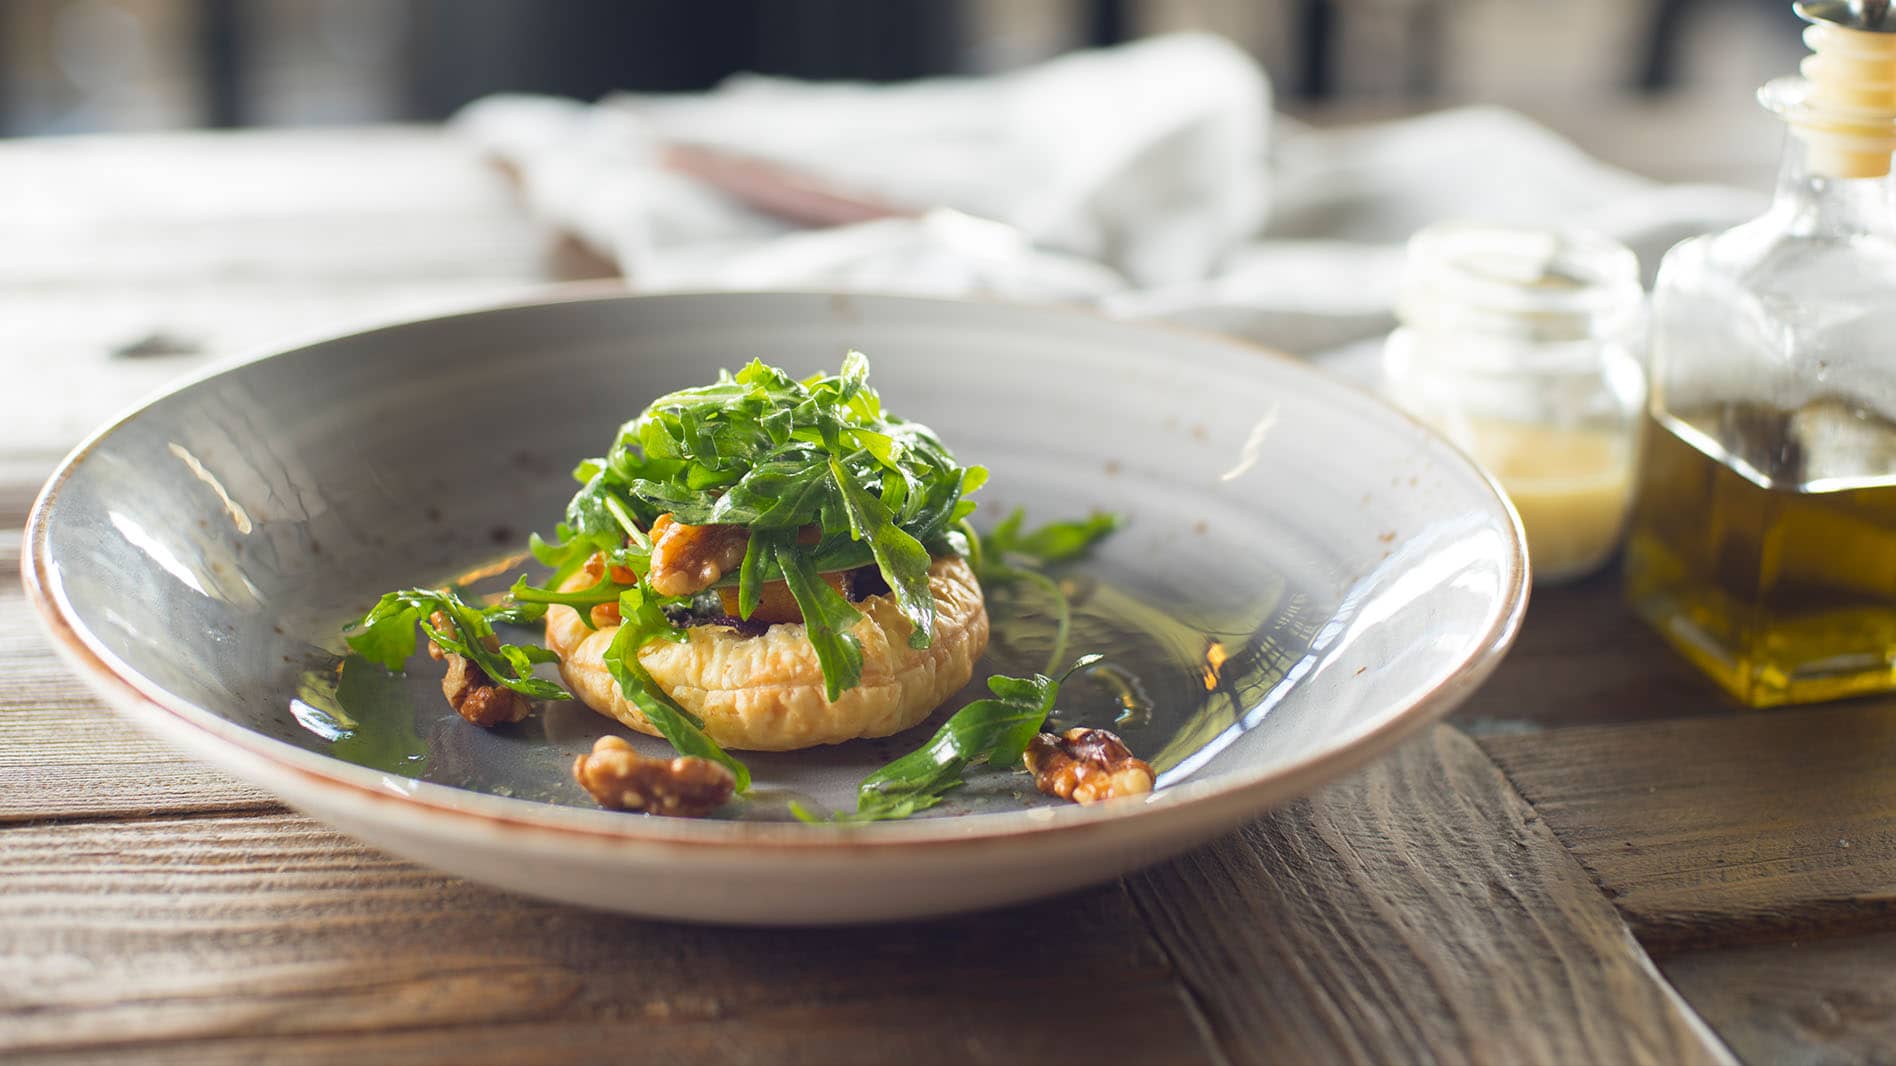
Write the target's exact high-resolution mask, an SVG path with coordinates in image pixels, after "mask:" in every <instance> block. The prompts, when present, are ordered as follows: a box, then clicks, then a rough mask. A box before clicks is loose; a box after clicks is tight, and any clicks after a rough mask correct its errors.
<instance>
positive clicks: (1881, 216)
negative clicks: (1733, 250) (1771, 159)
mask: <svg viewBox="0 0 1896 1066" xmlns="http://www.w3.org/2000/svg"><path fill="white" fill-rule="evenodd" d="M1892 180H1893V179H1892V178H1890V177H1888V176H1885V177H1878V178H1834V177H1830V176H1829V175H1826V174H1820V173H1818V172H1817V171H1815V170H1813V169H1811V166H1810V156H1809V152H1808V150H1807V149H1806V148H1805V145H1804V142H1803V141H1802V140H1800V139H1798V138H1797V137H1795V136H1793V137H1789V138H1786V140H1785V148H1784V162H1783V165H1782V166H1781V167H1780V168H1779V170H1778V183H1777V195H1776V199H1775V201H1774V202H1773V205H1772V212H1773V213H1774V214H1778V215H1780V216H1782V217H1783V218H1784V219H1785V224H1786V226H1787V228H1789V229H1790V230H1791V231H1792V232H1793V233H1797V234H1800V235H1803V236H1810V237H1825V238H1831V239H1838V238H1848V237H1857V236H1881V237H1890V238H1896V184H1892Z"/></svg>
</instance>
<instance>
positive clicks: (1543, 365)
mask: <svg viewBox="0 0 1896 1066" xmlns="http://www.w3.org/2000/svg"><path fill="white" fill-rule="evenodd" d="M1643 312H1644V292H1643V290H1642V289H1641V288H1640V284H1639V264H1638V261H1637V259H1635V257H1634V256H1633V253H1632V252H1631V251H1629V250H1628V249H1627V248H1625V247H1624V246H1622V245H1620V244H1618V243H1616V242H1614V241H1612V240H1609V239H1607V238H1605V237H1602V236H1598V235H1595V234H1589V233H1583V232H1571V231H1566V232H1551V231H1545V230H1535V229H1516V228H1503V227H1495V226H1477V225H1467V224H1459V223H1447V224H1442V225H1437V226H1431V227H1429V228H1428V229H1425V230H1423V231H1422V232H1420V233H1418V234H1416V236H1415V237H1414V238H1413V239H1411V240H1410V242H1409V252H1408V263H1407V268H1406V270H1405V273H1404V277H1403V283H1402V289H1401V295H1400V297H1399V299H1398V303H1397V308H1396V315H1397V318H1398V319H1399V320H1400V322H1401V327H1400V328H1399V329H1397V330H1396V331H1395V332H1394V333H1392V334H1390V336H1389V340H1388V342H1387V344H1386V345H1385V347H1384V351H1383V379H1384V388H1385V391H1386V392H1387V393H1388V394H1389V396H1390V397H1391V398H1392V399H1394V400H1395V401H1396V402H1397V403H1398V404H1400V405H1401V406H1403V407H1405V408H1407V409H1408V410H1409V411H1411V412H1412V413H1414V414H1415V415H1416V416H1417V417H1419V418H1421V419H1422V420H1423V421H1425V422H1427V423H1429V424H1430V425H1432V426H1434V427H1435V428H1437V429H1439V430H1440V431H1441V432H1442V433H1443V434H1445V435H1446V436H1447V437H1448V438H1449V439H1450V440H1452V441H1454V442H1455V443H1456V444H1458V445H1460V446H1461V448H1462V449H1463V450H1464V451H1466V452H1468V453H1469V454H1470V455H1472V456H1474V458H1475V460H1476V461H1477V462H1479V463H1481V464H1482V465H1483V466H1485V467H1487V468H1488V470H1489V471H1490V472H1491V473H1493V474H1494V476H1495V477H1496V479H1497V480H1499V481H1500V482H1501V485H1502V487H1503V488H1504V489H1506V490H1507V493H1508V496H1509V497H1510V498H1511V499H1512V500H1513V501H1514V506H1515V509H1516V510H1517V511H1519V513H1520V515H1521V524H1522V525H1523V526H1524V527H1525V529H1526V531H1527V546H1528V556H1529V559H1530V561H1531V564H1532V566H1533V571H1534V580H1535V581H1536V582H1537V583H1543V582H1552V581H1564V580H1569V579H1572V578H1576V577H1579V576H1581V575H1584V574H1586V573H1589V572H1591V571H1593V570H1595V569H1597V568H1598V567H1599V566H1600V565H1601V564H1602V563H1604V562H1605V561H1606V560H1607V559H1608V558H1609V557H1611V556H1612V554H1613V550H1614V548H1615V546H1616V545H1617V544H1618V543H1619V538H1620V534H1621V532H1622V530H1623V528H1624V526H1625V521H1626V512H1627V506H1628V501H1629V498H1630V494H1631V491H1632V484H1633V472H1634V467H1635V465H1636V463H1637V460H1638V453H1639V438H1638V434H1639V428H1640V422H1641V419H1642V417H1643V410H1644V404H1645V395H1646V385H1645V375H1644V369H1643V367H1642V365H1641V360H1640V357H1639V342H1640V337H1641V331H1642V327H1643V319H1644V313H1643Z"/></svg>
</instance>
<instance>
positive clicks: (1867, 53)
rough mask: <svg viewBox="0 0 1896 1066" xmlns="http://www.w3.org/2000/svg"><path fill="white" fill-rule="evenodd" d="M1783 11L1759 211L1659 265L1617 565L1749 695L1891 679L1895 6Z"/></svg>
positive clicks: (1633, 594)
mask: <svg viewBox="0 0 1896 1066" xmlns="http://www.w3.org/2000/svg"><path fill="white" fill-rule="evenodd" d="M1794 6H1795V7H1796V9H1797V12H1798V14H1799V15H1801V16H1802V17H1803V18H1804V19H1805V20H1806V21H1808V22H1810V23H1811V25H1810V26H1809V28H1808V29H1807V30H1806V31H1805V34H1804V40H1805V42H1806V44H1808V45H1809V46H1810V47H1811V49H1812V50H1813V52H1814V53H1815V54H1814V55H1812V56H1810V57H1808V58H1806V59H1805V61H1804V63H1803V64H1802V66H1801V67H1800V70H1801V72H1802V74H1803V77H1801V78H1786V79H1780V80H1779V81H1775V82H1772V83H1771V84H1769V85H1767V86H1765V88H1764V89H1763V90H1762V91H1761V92H1760V94H1759V99H1760V100H1761V101H1762V102H1763V103H1764V105H1765V106H1766V107H1767V108H1769V109H1771V110H1772V111H1774V112H1775V113H1777V114H1778V115H1779V116H1780V117H1782V118H1783V119H1784V120H1785V122H1786V123H1787V124H1788V126H1789V128H1790V133H1791V136H1790V138H1789V139H1788V141H1787V149H1786V158H1785V163H1784V167H1783V170H1782V172H1781V175H1780V179H1779V184H1778V189H1777V195H1776V199H1775V202H1774V204H1773V206H1772V207H1771V209H1770V211H1769V212H1767V213H1766V214H1765V215H1764V216H1762V217H1760V218H1758V219H1755V220H1753V221H1751V222H1748V223H1745V224H1743V225H1741V226H1738V227H1736V228H1734V229H1731V230H1728V231H1726V232H1723V233H1719V234H1714V235H1711V236H1708V237H1700V238H1695V239H1693V240H1690V241H1686V242H1684V243H1682V244H1680V245H1679V246H1678V247H1676V248H1674V249H1673V250H1672V251H1671V252H1669V253H1667V255H1666V258H1665V260H1664V262H1663V264H1662V265H1661V268H1660V272H1659V277H1658V281H1657V283H1656V286H1655V288H1654V293H1653V309H1652V314H1653V329H1652V392H1651V399H1650V402H1649V412H1650V419H1649V424H1648V427H1647V447H1646V462H1645V468H1644V470H1643V473H1642V475H1641V481H1640V488H1639V491H1638V494H1637V501H1636V504H1635V513H1634V518H1633V525H1632V528H1631V532H1630V535H1629V539H1628V543H1627V556H1626V582H1627V590H1628V593H1629V595H1630V598H1631V601H1632V603H1633V605H1634V607H1635V609H1636V610H1637V611H1638V612H1639V613H1640V614H1641V615H1642V616H1644V617H1645V618H1646V619H1647V620H1648V621H1649V622H1650V623H1651V624H1652V625H1653V626H1654V627H1656V628H1657V629H1658V630H1659V632H1660V633H1661V634H1663V635H1664V636H1665V638H1666V639H1667V640H1668V641H1669V642H1670V643H1671V644H1672V645H1673V646H1674V647H1676V648H1677V649H1678V650H1679V651H1680V652H1682V653H1683V654H1684V655H1685V656H1686V657H1687V658H1689V659H1690V660H1691V661H1692V662H1693V663H1695V664H1696V665H1698V666H1699V667H1700V668H1701V669H1703V670H1704V671H1705V672H1706V673H1707V674H1708V675H1710V676H1711V677H1712V678H1713V679H1714V680H1716V681H1717V682H1718V683H1719V684H1720V685H1722V686H1723V687H1724V688H1725V689H1727V690H1728V691H1729V692H1731V693H1732V694H1733V695H1734V696H1736V697H1737V698H1738V699H1740V700H1742V701H1743V702H1745V703H1747V704H1750V705H1752V706H1757V707H1763V706H1772V705H1778V704H1786V703H1806V702H1812V701H1817V700H1827V699H1833V698H1838V697H1844V696H1850V695H1856V694H1861V693H1869V692H1880V691H1886V690H1891V689H1896V199H1893V196H1896V193H1893V190H1892V184H1891V179H1890V177H1889V173H1890V157H1891V153H1892V151H1896V16H1892V15H1890V14H1889V13H1888V12H1887V10H1886V8H1887V5H1877V6H1876V7H1874V8H1871V7H1869V6H1868V5H1866V4H1863V3H1861V2H1859V3H1845V2H1844V0H1831V2H1822V3H1806V4H1797V5H1794Z"/></svg>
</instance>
